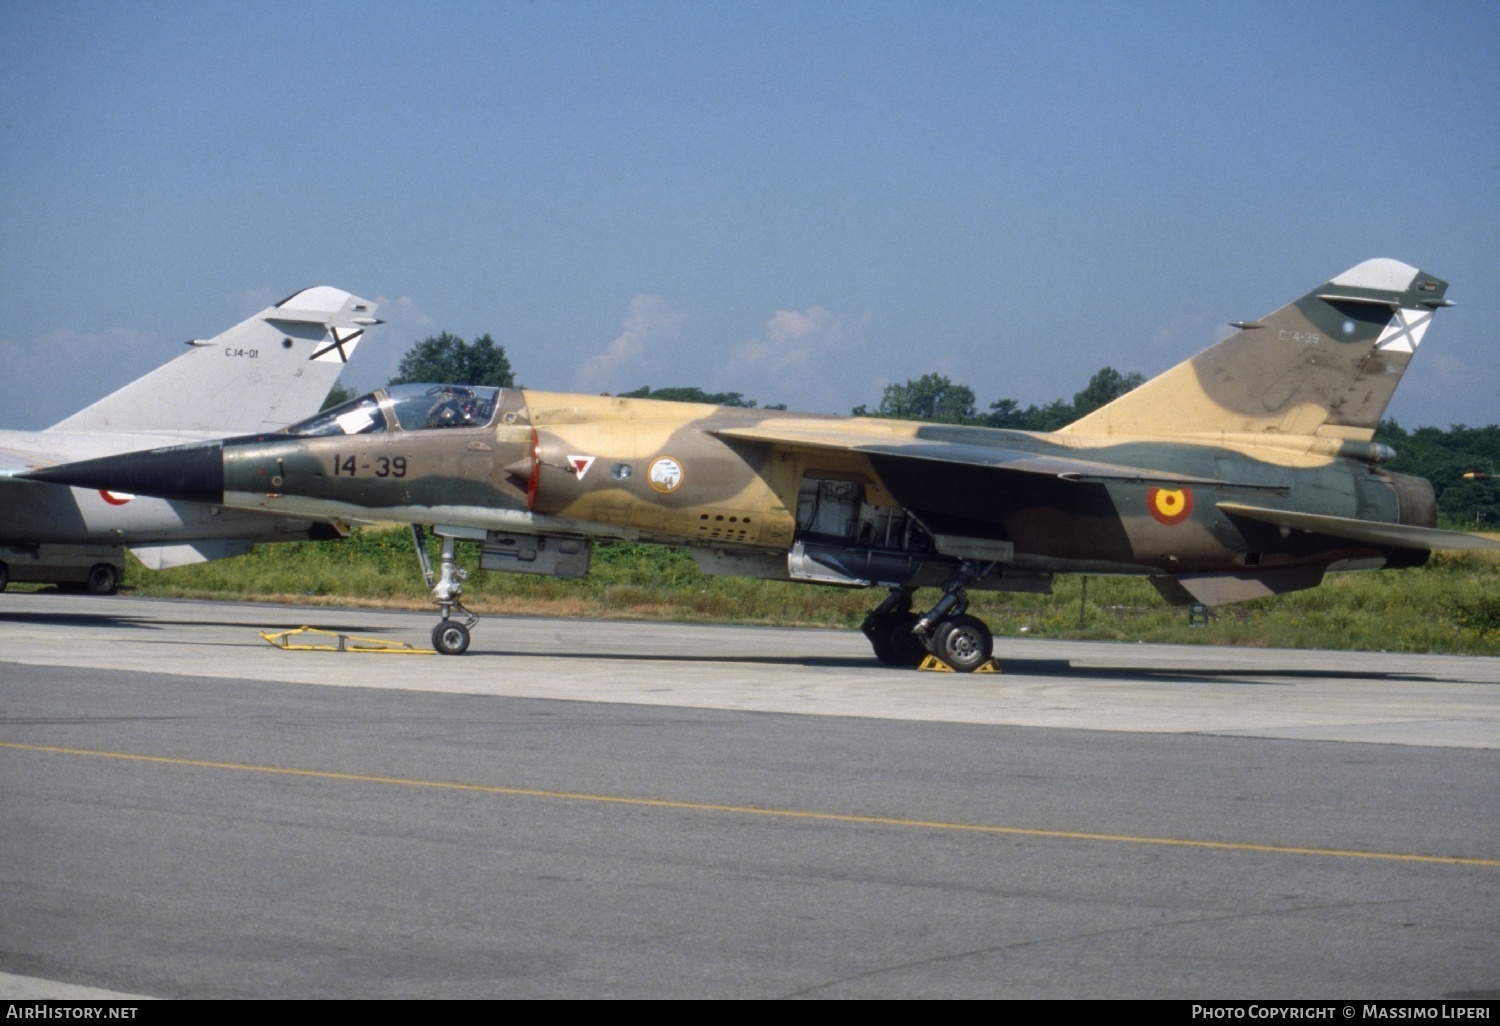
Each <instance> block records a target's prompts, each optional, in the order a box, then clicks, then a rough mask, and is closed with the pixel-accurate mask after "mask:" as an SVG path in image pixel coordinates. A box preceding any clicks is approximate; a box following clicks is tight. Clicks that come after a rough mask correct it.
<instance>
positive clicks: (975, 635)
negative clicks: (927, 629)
mask: <svg viewBox="0 0 1500 1026" xmlns="http://www.w3.org/2000/svg"><path fill="white" fill-rule="evenodd" d="M994 650H995V638H994V636H993V635H992V634H990V629H989V628H988V627H987V626H985V623H984V621H983V620H981V619H979V618H978V617H977V616H967V615H965V616H955V617H952V618H950V619H947V620H944V621H943V622H942V623H940V624H938V626H937V630H935V631H933V634H932V654H933V655H935V656H937V657H938V658H939V659H941V660H942V661H943V662H945V663H947V664H948V665H949V666H951V667H953V668H954V669H955V670H957V671H958V672H959V673H973V672H974V671H975V670H977V669H979V668H980V667H981V666H983V665H984V664H985V663H987V662H989V661H990V656H991V654H993V652H994Z"/></svg>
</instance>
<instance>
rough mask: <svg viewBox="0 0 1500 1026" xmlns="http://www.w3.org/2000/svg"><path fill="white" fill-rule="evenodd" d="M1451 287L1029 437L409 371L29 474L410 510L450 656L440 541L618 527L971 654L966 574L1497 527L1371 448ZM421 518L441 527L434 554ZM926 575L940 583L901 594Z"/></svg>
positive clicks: (1367, 293) (1209, 578) (315, 507)
mask: <svg viewBox="0 0 1500 1026" xmlns="http://www.w3.org/2000/svg"><path fill="white" fill-rule="evenodd" d="M1447 288H1448V285H1447V283H1446V282H1444V281H1442V280H1441V279H1439V278H1436V277H1434V276H1433V275H1431V274H1428V273H1426V272H1425V271H1419V270H1417V269H1416V268H1414V267H1409V266H1407V265H1406V264H1403V263H1400V262H1398V261H1395V260H1385V259H1381V260H1370V261H1367V262H1365V263H1362V264H1360V265H1359V266H1357V267H1355V268H1353V269H1351V270H1349V271H1346V272H1345V273H1343V274H1341V275H1339V276H1338V277H1336V278H1334V279H1332V280H1331V281H1329V282H1326V283H1325V284H1323V285H1320V286H1319V287H1318V288H1316V289H1314V290H1313V291H1312V292H1309V293H1308V294H1307V295H1305V296H1303V297H1302V298H1300V299H1298V300H1296V301H1295V302H1293V303H1291V304H1290V305H1288V306H1285V307H1282V308H1281V309H1280V310H1277V311H1276V312H1275V313H1272V314H1270V315H1269V316H1267V317H1264V318H1262V319H1261V320H1258V321H1241V322H1236V323H1235V324H1234V327H1236V328H1237V329H1238V330H1237V331H1236V332H1235V333H1234V334H1233V335H1231V336H1229V337H1228V338H1227V339H1225V340H1224V341H1222V342H1220V343H1218V344H1217V345H1215V346H1212V347H1211V348H1209V349H1207V350H1205V351H1204V352H1202V353H1199V354H1198V355H1197V356H1194V357H1192V358H1191V359H1189V360H1187V361H1185V362H1183V363H1181V364H1178V365H1177V366H1176V367H1173V368H1172V369H1170V370H1168V371H1167V372H1166V373H1164V374H1162V375H1160V376H1159V377H1157V378H1154V379H1152V380H1151V381H1148V382H1146V383H1145V384H1144V385H1142V386H1140V387H1139V388H1137V389H1136V390H1135V391H1133V392H1130V393H1128V394H1126V395H1124V396H1122V397H1120V398H1119V399H1116V400H1115V401H1114V402H1112V403H1110V404H1109V405H1107V406H1104V407H1102V408H1101V409H1099V410H1096V411H1095V412H1093V413H1090V414H1089V415H1087V416H1085V417H1083V418H1082V419H1080V420H1078V421H1077V422H1075V423H1073V424H1070V425H1068V426H1067V427H1065V428H1063V429H1062V430H1060V431H1057V432H1054V433H1050V434H1038V433H1030V432H1024V431H1010V430H1003V429H996V428H981V427H963V426H953V425H940V424H923V423H910V422H902V421H892V420H875V419H867V418H846V417H833V416H815V415H806V414H797V413H787V412H782V411H769V410H747V409H740V408H730V407H717V406H707V405H692V404H681V403H670V402H657V401H651V400H643V399H624V398H618V397H609V396H590V395H567V394H561V393H555V392H540V391H535V390H531V389H524V390H522V389H493V388H469V387H464V386H457V385H430V386H427V385H419V386H399V387H394V388H390V389H383V390H377V391H375V392H372V393H370V394H368V395H365V396H361V397H360V398H358V399H355V400H353V401H352V402H350V403H347V404H346V405H344V406H341V407H338V408H336V409H333V410H330V411H328V412H326V413H324V414H321V415H319V416H317V417H314V418H312V419H310V420H307V421H303V422H302V423H300V424H296V425H293V426H291V427H289V428H287V429H285V430H283V431H280V432H275V433H262V434H255V435H250V436H246V437H242V438H235V439H229V440H225V441H223V442H214V443H210V444H206V445H189V446H176V447H171V448H163V449H154V450H151V451H148V452H140V453H134V454H130V455H123V456H111V457H106V458H103V459H96V460H90V461H87V462H84V463H79V464H73V465H70V466H64V467H56V468H49V469H46V470H40V471H36V472H33V473H31V474H29V475H27V476H30V477H34V478H39V479H41V480H44V481H53V482H60V483H65V484H72V485H77V486H81V487H86V488H121V489H125V490H128V491H131V492H135V493H138V494H146V495H158V496H163V497H165V498H168V499H186V500H190V501H195V502H205V503H214V504H218V505H222V506H223V507H225V508H232V509H237V510H249V511H258V512H271V513H277V514H281V515H283V516H298V517H307V518H324V519H330V520H332V519H341V520H357V521H367V522H368V521H401V522H406V523H408V524H411V525H413V528H412V529H413V534H414V535H415V536H416V537H417V539H418V541H419V545H418V552H419V554H420V556H421V558H422V560H423V570H424V572H425V573H426V575H427V579H428V583H429V585H430V586H431V587H432V588H433V597H434V599H435V600H436V601H437V603H438V605H439V607H440V609H441V616H442V619H441V621H440V622H439V623H438V625H437V626H436V628H435V629H434V631H433V643H434V646H435V647H436V648H437V649H438V650H439V651H440V652H445V653H450V654H456V653H460V652H463V651H464V650H465V649H466V648H467V647H468V644H469V629H470V628H471V627H472V626H473V624H474V622H475V618H474V617H473V616H472V615H470V614H469V613H468V611H467V610H465V609H464V608H463V606H462V605H461V604H460V596H461V591H462V586H463V571H462V570H460V569H459V568H457V567H456V566H455V563H454V549H455V541H456V540H457V539H470V540H473V541H476V542H478V543H479V544H480V546H481V560H480V565H481V567H482V568H484V569H491V570H510V571H519V572H523V573H538V574H553V575H557V576H561V577H582V576H584V575H585V574H586V573H587V572H588V565H589V555H590V549H591V545H592V543H593V542H595V541H601V540H623V541H635V542H651V543H659V544H663V545H683V546H687V547H689V548H690V550H691V551H692V553H693V555H694V556H695V557H696V559H697V561H698V563H699V565H700V566H701V567H702V568H703V569H704V570H705V571H706V572H708V573H712V574H732V575H741V576H754V577H766V578H778V579H783V580H793V581H807V582H813V583H819V584H834V585H846V586H856V587H872V586H880V587H885V588H889V589H890V591H889V594H888V595H887V597H886V598H885V601H883V602H881V603H880V604H879V605H878V606H877V607H876V608H875V609H873V610H872V611H871V612H870V614H869V616H868V617H867V618H866V620H865V623H864V627H863V629H864V632H865V634H866V635H867V636H868V637H869V639H870V642H871V644H872V645H873V647H874V650H875V654H876V656H877V657H878V658H879V659H880V660H882V661H883V662H886V663H891V664H898V665H900V664H911V665H914V664H916V663H917V662H919V661H921V660H922V659H923V658H924V657H925V656H926V655H927V654H929V653H931V654H933V655H936V656H937V657H938V658H939V659H941V660H943V661H944V662H946V663H947V664H948V665H949V666H951V667H952V668H954V669H956V670H960V671H971V670H974V669H976V668H978V667H980V666H982V665H984V664H985V663H986V662H988V660H989V659H990V656H991V651H992V646H993V641H992V637H991V633H990V631H989V629H988V628H987V627H986V626H985V624H984V623H983V622H982V621H980V620H979V619H977V618H975V617H973V616H970V615H968V613H967V612H966V609H967V606H968V601H969V600H968V592H969V591H970V590H973V589H995V590H1002V591H1003V590H1015V591H1047V590H1049V589H1050V586H1051V580H1052V575H1054V574H1058V573H1085V574H1137V575H1143V576H1146V577H1148V578H1149V579H1150V580H1151V581H1152V583H1153V584H1155V585H1156V587H1157V588H1158V590H1159V591H1160V592H1161V593H1162V594H1163V596H1165V597H1166V598H1167V599H1168V600H1169V601H1172V602H1178V603H1189V602H1201V603H1204V604H1207V605H1219V604H1223V603H1227V602H1235V601H1239V600H1242V599H1250V598H1255V597H1259V596H1264V595H1274V594H1279V593H1283V592H1290V591H1295V590H1298V589H1301V588H1311V587H1313V586H1315V585H1317V584H1318V583H1319V582H1320V581H1321V580H1322V579H1323V576H1324V574H1326V573H1328V572H1329V571H1340V570H1372V569H1376V568H1380V567H1407V566H1416V565H1419V564H1421V563H1422V562H1424V561H1425V560H1426V559H1427V557H1428V554H1429V552H1430V550H1433V549H1444V548H1482V547H1494V548H1500V543H1497V542H1492V541H1489V540H1487V539H1484V538H1480V537H1478V536H1474V535H1467V534H1461V533H1457V532H1449V531H1440V530H1437V529H1436V528H1435V527H1434V524H1435V522H1436V509H1435V502H1434V498H1433V490H1432V487H1431V485H1430V484H1428V482H1426V481H1424V480H1422V479H1420V478H1414V477H1410V476H1406V475H1403V474H1396V473H1391V472H1390V471H1388V470H1385V469H1383V467H1382V465H1383V464H1384V463H1386V462H1388V461H1389V460H1390V459H1391V458H1392V457H1393V456H1394V455H1395V454H1394V453H1393V452H1392V451H1391V450H1390V449H1389V448H1387V447H1385V446H1383V445H1379V444H1375V443H1374V442H1373V441H1372V439H1373V436H1374V429H1375V426H1376V424H1377V423H1378V421H1379V419H1380V416H1381V414H1382V412H1383V411H1384V410H1385V408H1386V404H1387V403H1388V402H1389V400H1390V398H1391V395H1392V393H1393V392H1394V390H1395V388H1396V385H1397V383H1398V382H1399V381H1400V380H1401V375H1402V373H1403V372H1404V371H1405V370H1406V367H1407V365H1408V363H1409V362H1410V361H1411V359H1412V356H1413V354H1414V353H1415V352H1416V349H1417V346H1418V344H1419V343H1420V342H1421V340H1422V338H1423V335H1424V334H1425V332H1426V331H1427V328H1428V326H1429V325H1430V324H1431V321H1432V318H1433V315H1434V313H1435V311H1437V310H1438V309H1439V308H1441V307H1444V306H1448V305H1451V304H1450V303H1449V302H1448V300H1447V299H1446V298H1445V293H1446V291H1447ZM424 526H425V527H430V528H432V529H433V531H434V532H435V533H436V534H438V535H439V536H440V537H441V538H442V550H441V551H442V557H441V572H440V573H439V574H437V575H434V574H433V572H432V569H431V567H430V566H429V565H427V563H426V550H425V548H424V547H423V546H422V545H421V544H420V540H421V531H422V528H423V527H424ZM922 588H935V589H937V592H938V595H937V598H936V599H935V600H932V601H930V602H923V603H920V604H919V603H918V602H917V601H916V593H917V591H918V590H919V589H922ZM455 611H457V612H460V613H463V614H464V615H465V616H466V617H467V619H466V620H463V621H460V620H458V619H457V618H455V617H454V616H453V613H454V612H455Z"/></svg>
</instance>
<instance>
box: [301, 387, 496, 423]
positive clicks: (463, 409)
mask: <svg viewBox="0 0 1500 1026" xmlns="http://www.w3.org/2000/svg"><path fill="white" fill-rule="evenodd" d="M499 398H500V389H498V388H488V387H483V386H475V385H431V384H408V385H391V386H390V387H388V388H377V389H376V390H375V391H373V392H369V393H366V394H365V395H362V396H360V397H359V398H358V399H351V400H349V401H348V402H347V403H344V404H343V405H342V406H335V407H334V408H333V409H331V410H324V411H323V412H322V413H319V414H317V415H316V416H313V417H309V418H307V419H306V420H304V421H300V422H299V423H296V424H293V425H292V426H291V427H289V428H287V429H286V432H287V434H289V435H303V436H317V435H366V434H374V433H376V432H379V431H388V430H393V425H394V428H395V429H399V430H402V431H426V430H429V429H431V428H462V427H484V426H485V425H487V424H488V423H489V422H490V421H491V420H492V419H493V418H494V416H495V409H496V407H497V406H498V405H499Z"/></svg>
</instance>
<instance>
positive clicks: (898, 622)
mask: <svg viewBox="0 0 1500 1026" xmlns="http://www.w3.org/2000/svg"><path fill="white" fill-rule="evenodd" d="M920 619H921V617H920V616H918V615H917V614H916V613H913V612H911V611H909V610H908V611H907V612H904V613H890V614H889V615H887V616H883V617H881V618H880V619H879V620H878V621H876V622H875V623H874V624H873V625H872V626H871V627H870V629H869V630H868V631H866V632H865V637H867V638H869V639H870V647H871V648H873V649H874V650H875V658H876V659H879V660H880V661H881V662H882V663H884V664H885V665H887V666H916V665H917V664H918V663H920V662H921V661H922V659H923V658H924V657H925V656H926V655H927V649H926V648H924V647H923V645H922V642H921V639H919V638H918V637H917V636H916V635H915V634H913V633H912V632H911V629H912V628H913V627H915V626H916V625H917V621H918V620H920Z"/></svg>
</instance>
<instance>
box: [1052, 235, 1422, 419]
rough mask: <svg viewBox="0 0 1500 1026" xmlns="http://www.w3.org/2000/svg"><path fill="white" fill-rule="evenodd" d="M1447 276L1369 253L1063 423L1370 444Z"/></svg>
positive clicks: (1420, 339)
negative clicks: (1111, 399)
mask: <svg viewBox="0 0 1500 1026" xmlns="http://www.w3.org/2000/svg"><path fill="white" fill-rule="evenodd" d="M1447 290H1448V283H1447V282H1445V281H1443V280H1441V279H1440V278H1435V277H1433V276H1432V275H1430V274H1428V273H1427V272H1425V271H1419V270H1417V269H1416V268H1415V267H1411V266H1409V265H1407V264H1403V263H1401V262H1400V261H1397V260H1387V259H1379V260H1366V261H1365V262H1364V263H1362V264H1360V265H1359V266H1357V267H1353V268H1351V269H1349V270H1347V271H1345V272H1344V273H1343V274H1341V275H1339V276H1338V277H1337V278H1334V279H1333V280H1332V281H1329V282H1327V283H1326V284H1324V285H1322V286H1320V287H1319V288H1317V289H1314V290H1313V291H1312V292H1309V293H1308V294H1307V295H1305V296H1303V297H1302V298H1301V299H1299V300H1297V301H1296V302H1294V303H1291V304H1289V305H1287V306H1284V307H1282V308H1281V309H1280V310H1277V311H1276V312H1275V313H1273V314H1271V315H1270V316H1269V317H1265V318H1263V319H1261V320H1259V321H1237V322H1235V324H1234V326H1235V327H1237V328H1239V329H1240V330H1239V331H1237V332H1236V333H1235V334H1233V335H1231V336H1230V337H1229V338H1227V339H1225V340H1224V341H1222V342H1220V343H1219V344H1218V345H1215V346H1212V347H1210V348H1208V349H1205V350H1204V351H1203V352H1201V353H1199V354H1198V355H1197V356H1195V357H1193V358H1192V359H1190V360H1187V361H1185V362H1183V363H1180V364H1178V365H1177V366H1176V367H1173V368H1172V369H1171V370H1169V371H1167V372H1165V373H1164V374H1161V375H1159V376H1158V377H1155V378H1152V379H1151V380H1150V381H1148V382H1146V383H1145V384H1144V385H1142V386H1141V387H1139V388H1137V389H1136V390H1135V391H1133V392H1129V393H1127V394H1125V395H1123V396H1121V397H1120V398H1118V399H1116V400H1115V401H1114V402H1112V403H1110V404H1108V405H1107V406H1103V407H1101V408H1099V409H1098V410H1095V411H1094V412H1093V413H1090V414H1089V415H1088V416H1086V417H1083V418H1081V419H1079V420H1078V421H1076V422H1074V423H1073V424H1070V425H1069V426H1068V427H1066V428H1064V429H1063V430H1064V431H1067V432H1073V433H1078V434H1091V435H1179V434H1203V433H1216V432H1226V433H1261V432H1273V433H1279V434H1289V435H1313V434H1322V435H1331V436H1333V437H1337V438H1348V439H1354V440H1358V441H1369V439H1370V438H1371V437H1372V436H1373V435H1374V431H1375V426H1376V425H1377V424H1378V423H1379V422H1380V417H1381V415H1382V414H1383V413H1384V412H1385V408H1386V405H1387V404H1388V403H1389V402H1390V401H1391V395H1392V394H1393V393H1394V392H1395V391H1396V385H1397V384H1399V383H1400V381H1401V375H1402V374H1403V373H1405V371H1406V368H1407V365H1408V364H1409V363H1410V362H1411V358H1412V355H1413V354H1414V353H1415V352H1416V349H1417V345H1418V344H1419V343H1420V342H1421V341H1422V335H1423V333H1424V332H1426V330H1427V326H1428V325H1429V324H1430V323H1431V321H1432V317H1433V314H1434V312H1435V311H1436V310H1437V308H1438V307H1443V306H1451V305H1452V304H1451V303H1449V302H1448V301H1447V300H1446V299H1444V298H1443V295H1444V293H1445V292H1447Z"/></svg>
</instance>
